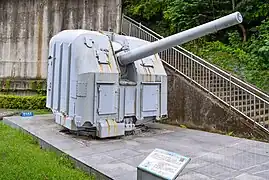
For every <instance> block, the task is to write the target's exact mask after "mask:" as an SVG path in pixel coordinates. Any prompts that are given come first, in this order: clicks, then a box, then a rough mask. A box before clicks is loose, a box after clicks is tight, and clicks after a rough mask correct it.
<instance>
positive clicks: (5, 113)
mask: <svg viewBox="0 0 269 180" xmlns="http://www.w3.org/2000/svg"><path fill="white" fill-rule="evenodd" d="M16 113H18V112H17V111H14V110H6V109H0V120H2V119H3V117H6V116H12V115H14V114H16Z"/></svg>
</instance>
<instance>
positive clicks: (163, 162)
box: [138, 149, 191, 180]
mask: <svg viewBox="0 0 269 180" xmlns="http://www.w3.org/2000/svg"><path fill="white" fill-rule="evenodd" d="M190 160H191V159H190V158H188V157H184V156H182V155H179V154H177V153H174V152H169V151H166V150H162V149H155V150H154V151H153V152H152V153H150V155H149V156H148V157H147V158H146V159H145V160H144V161H143V162H142V163H141V164H140V165H139V166H138V169H141V170H143V171H144V172H147V173H150V174H152V175H154V176H157V177H159V178H158V179H166V180H174V179H176V178H177V176H178V175H179V173H180V172H181V171H182V170H183V169H184V168H185V166H186V165H187V164H188V163H189V162H190Z"/></svg>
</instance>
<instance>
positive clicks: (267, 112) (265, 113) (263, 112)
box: [243, 108, 269, 117]
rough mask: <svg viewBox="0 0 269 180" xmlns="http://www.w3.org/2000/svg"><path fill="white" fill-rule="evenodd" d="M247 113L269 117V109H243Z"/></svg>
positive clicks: (252, 115)
mask: <svg viewBox="0 0 269 180" xmlns="http://www.w3.org/2000/svg"><path fill="white" fill-rule="evenodd" d="M243 112H244V113H245V114H247V115H248V116H250V117H254V116H264V117H269V109H265V108H262V109H256V110H254V109H253V110H249V111H243Z"/></svg>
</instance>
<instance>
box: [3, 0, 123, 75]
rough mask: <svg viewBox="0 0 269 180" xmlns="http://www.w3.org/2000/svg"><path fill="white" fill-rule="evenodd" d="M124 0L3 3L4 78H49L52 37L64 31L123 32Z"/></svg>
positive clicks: (12, 0) (7, 0) (49, 0)
mask: <svg viewBox="0 0 269 180" xmlns="http://www.w3.org/2000/svg"><path fill="white" fill-rule="evenodd" d="M120 20H121V0H68V1H66V0H36V1H33V0H21V1H17V0H2V1H0V78H3V77H22V78H37V77H38V78H46V75H47V53H48V42H49V40H50V38H51V37H52V36H53V35H55V34H56V33H58V32H59V31H61V30H64V29H88V30H106V31H107V30H112V31H114V32H120Z"/></svg>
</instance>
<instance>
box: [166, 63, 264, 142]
mask: <svg viewBox="0 0 269 180" xmlns="http://www.w3.org/2000/svg"><path fill="white" fill-rule="evenodd" d="M165 68H166V72H167V74H168V116H169V120H168V121H166V122H167V123H169V124H174V125H186V126H188V127H191V128H197V129H202V130H206V131H215V132H222V133H229V132H233V133H234V134H235V135H238V136H244V137H255V138H262V139H264V140H266V138H268V140H269V137H268V135H266V134H262V132H260V131H258V129H257V128H256V127H255V126H253V124H249V123H248V122H247V119H246V118H244V117H242V116H241V115H240V114H238V113H236V112H235V111H233V110H231V109H229V108H228V107H226V105H224V104H222V103H221V102H220V101H218V100H217V99H216V98H214V97H212V96H211V95H210V94H208V93H205V92H204V91H203V90H201V89H200V88H198V87H197V86H196V85H195V84H193V83H191V82H190V81H189V80H186V79H185V78H184V77H183V76H181V75H179V74H178V73H177V72H174V71H173V70H172V69H170V68H169V67H167V66H165Z"/></svg>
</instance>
